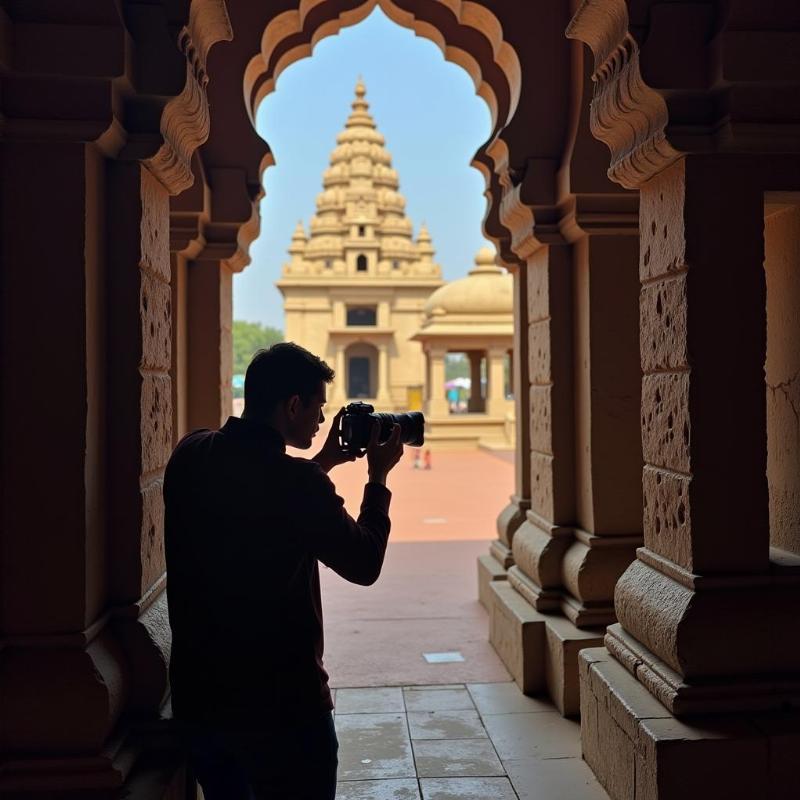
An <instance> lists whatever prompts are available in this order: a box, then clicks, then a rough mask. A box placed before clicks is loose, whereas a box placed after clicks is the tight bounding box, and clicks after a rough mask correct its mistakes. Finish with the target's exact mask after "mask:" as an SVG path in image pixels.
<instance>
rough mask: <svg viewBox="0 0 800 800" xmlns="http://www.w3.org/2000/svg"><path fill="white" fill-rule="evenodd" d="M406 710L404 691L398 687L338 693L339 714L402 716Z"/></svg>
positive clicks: (342, 690)
mask: <svg viewBox="0 0 800 800" xmlns="http://www.w3.org/2000/svg"><path fill="white" fill-rule="evenodd" d="M405 710H406V709H405V706H404V705H403V691H402V689H400V687H398V686H394V687H391V686H390V687H386V688H383V689H337V691H336V711H337V712H338V713H339V714H391V713H394V712H399V713H401V714H402V713H403V712H404V711H405Z"/></svg>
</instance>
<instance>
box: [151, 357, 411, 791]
mask: <svg viewBox="0 0 800 800" xmlns="http://www.w3.org/2000/svg"><path fill="white" fill-rule="evenodd" d="M333 375H334V374H333V371H332V370H331V369H330V368H329V367H328V365H327V364H325V362H324V361H322V360H321V359H319V358H318V357H317V356H314V355H313V354H311V353H309V352H308V351H307V350H304V349H303V348H302V347H299V346H297V345H294V344H291V343H284V344H278V345H274V346H273V347H271V348H270V349H269V350H262V351H260V352H259V353H257V354H256V355H255V357H254V358H253V360H252V362H251V364H250V366H249V367H248V369H247V375H246V377H245V390H244V391H245V410H244V413H243V415H242V418H241V419H237V418H235V417H230V418H229V419H228V421H227V422H226V423H225V424H224V425H223V426H222V428H220V430H218V431H210V430H200V431H194V432H193V433H190V434H189V435H188V436H186V437H184V438H183V439H182V440H181V442H180V443H179V444H178V446H177V447H176V448H175V452H174V453H173V454H172V457H171V459H170V461H169V464H168V466H167V472H166V477H165V485H164V498H165V505H166V526H165V527H166V557H167V570H168V587H167V593H168V597H169V618H170V626H171V628H172V634H173V645H172V656H171V663H170V679H171V683H172V701H173V712H174V715H175V718H176V719H177V720H179V721H180V722H181V723H182V724H183V726H184V727H185V729H186V741H187V747H188V750H189V758H190V763H191V766H192V768H193V770H194V772H195V775H196V777H197V779H198V781H199V783H200V784H201V786H202V788H203V791H204V795H205V798H206V800H219V798H224V799H225V800H238V799H239V798H281V800H293V799H295V798H296V799H297V800H328V799H329V798H333V797H334V795H335V792H336V766H337V757H336V751H337V748H338V744H337V741H336V733H335V731H334V728H333V719H332V714H331V710H332V707H333V706H332V703H331V695H330V691H329V689H328V675H327V673H326V672H325V670H324V668H323V664H322V652H323V629H322V605H321V600H320V585H319V568H318V561H322V563H323V564H326V565H327V566H329V567H330V568H331V569H333V570H335V571H336V572H337V573H339V574H340V575H341V576H342V577H343V578H346V579H347V580H349V581H352V582H354V583H359V584H364V585H368V584H371V583H373V582H374V581H375V580H377V578H378V575H379V574H380V571H381V566H382V564H383V557H384V553H385V551H386V542H387V539H388V536H389V527H390V523H389V516H388V511H389V500H390V497H391V494H390V492H389V491H388V489H387V488H386V485H385V484H386V476H387V474H388V473H389V471H390V470H391V469H392V467H394V466H395V464H397V462H398V461H399V459H400V457H401V455H402V452H403V447H402V444H401V442H400V427H399V426H397V425H395V426H394V427H393V428H392V430H391V434H390V436H389V438H388V440H387V441H385V442H384V443H380V442H379V426H378V425H377V424H373V425H372V428H371V436H370V439H369V442H368V444H367V447H366V458H367V471H368V475H369V481H368V482H367V484H366V485H365V487H364V497H363V501H362V504H361V511H360V514H359V517H358V520H357V521H356V520H354V519H353V518H352V517H350V516H349V515H348V514H347V512H346V511H345V509H344V501H343V500H342V498H341V497H339V496H338V495H337V494H336V490H335V487H334V485H333V483H331V481H330V479H329V478H328V476H327V474H326V473H327V472H328V471H329V470H330V469H332V468H333V467H335V466H337V465H338V464H341V463H343V462H345V461H352V460H354V459H355V458H356V457H357V455H356V454H354V453H351V452H348V451H347V450H345V449H343V448H342V447H341V446H340V445H339V443H338V438H337V431H338V428H339V422H340V418H341V415H342V413H343V411H344V409H342V411H340V412H339V413H338V414H337V415H336V417H335V418H334V420H333V425H332V427H331V431H330V434H329V435H328V437H327V439H326V441H325V443H324V444H323V446H322V448H321V449H320V451H319V452H318V453H317V455H316V456H315V457H314V458H313V459H312V460H306V459H302V458H294V457H291V456H289V455H287V454H286V445H287V444H288V445H291V446H293V447H297V448H301V449H308V448H310V447H311V445H312V440H313V438H314V436H315V435H316V433H317V431H318V430H319V426H320V424H321V423H322V422H323V419H324V417H323V414H322V408H323V406H324V405H325V403H326V385H327V384H328V383H330V382H331V380H332V379H333Z"/></svg>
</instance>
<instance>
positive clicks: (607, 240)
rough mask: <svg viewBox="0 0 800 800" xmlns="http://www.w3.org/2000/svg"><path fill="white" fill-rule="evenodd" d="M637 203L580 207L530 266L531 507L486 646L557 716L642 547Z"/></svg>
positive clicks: (574, 702) (585, 200) (571, 704)
mask: <svg viewBox="0 0 800 800" xmlns="http://www.w3.org/2000/svg"><path fill="white" fill-rule="evenodd" d="M636 202H637V201H636V196H635V195H633V194H625V193H622V192H619V193H618V194H617V195H615V194H613V193H611V194H609V195H608V196H600V197H593V196H588V197H580V198H578V199H577V202H576V209H577V211H573V212H571V214H570V215H568V216H567V217H565V219H564V220H563V222H562V229H563V230H564V231H565V236H566V241H565V240H564V239H560V240H559V239H555V240H554V241H553V242H551V243H548V244H540V245H539V246H538V247H536V248H535V249H533V252H532V254H531V255H530V257H529V259H528V265H527V266H528V272H527V280H528V313H529V340H528V353H529V361H528V363H529V365H530V380H531V387H530V411H529V418H530V426H531V428H530V431H531V432H530V442H531V444H530V469H531V508H530V509H529V510H528V511H527V513H526V518H525V520H524V521H523V522H522V524H521V525H520V526H519V527H518V528H517V530H516V532H515V534H514V538H513V543H512V552H513V559H514V563H513V565H511V566H509V568H508V582H507V584H503V583H498V584H495V585H494V586H493V587H492V592H493V593H494V608H493V616H492V625H491V637H492V642H493V643H494V644H495V647H496V649H497V650H498V652H499V653H500V654H501V656H502V657H503V659H504V661H505V662H506V664H507V665H508V666H509V668H510V670H511V672H512V674H513V675H514V677H515V679H516V680H517V681H518V683H519V684H520V686H522V688H523V689H524V690H525V691H532V692H533V691H540V690H542V689H545V688H546V689H547V691H548V692H549V693H550V695H551V696H552V698H553V700H554V702H555V703H556V705H557V706H558V707H559V709H560V710H561V711H562V713H564V714H567V715H575V714H577V713H578V711H579V692H578V688H579V672H578V652H579V651H580V650H581V649H583V648H585V647H591V646H597V645H598V644H600V643H601V642H602V635H603V631H602V628H603V626H604V625H606V624H608V623H609V622H613V621H614V620H615V617H614V608H613V593H614V586H615V583H616V581H617V579H618V577H619V576H620V575H621V574H622V572H623V571H624V570H625V568H626V567H627V565H628V564H629V563H630V562H631V560H632V558H633V556H634V550H635V547H636V546H637V545H638V544H640V543H641V534H640V533H639V528H640V519H641V487H640V484H639V482H638V481H637V476H638V474H639V471H640V470H641V464H642V459H641V447H640V443H639V435H638V417H639V415H638V398H639V364H638V347H637V339H638V337H637V321H638V320H637V311H636V307H637V298H638V285H637V279H636V257H637V238H636V230H637V229H636V227H635V222H636ZM598 206H599V207H601V208H602V209H603V212H604V214H603V217H602V224H601V225H597V224H596V220H597V214H596V212H595V211H594V209H595V208H596V207H598ZM581 207H585V208H586V209H587V210H586V211H582V210H581ZM589 209H592V212H591V213H590V212H589Z"/></svg>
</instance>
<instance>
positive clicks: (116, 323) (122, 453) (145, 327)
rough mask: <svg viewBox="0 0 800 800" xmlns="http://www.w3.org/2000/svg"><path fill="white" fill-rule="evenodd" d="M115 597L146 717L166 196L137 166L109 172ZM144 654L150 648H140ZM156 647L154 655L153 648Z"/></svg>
mask: <svg viewBox="0 0 800 800" xmlns="http://www.w3.org/2000/svg"><path fill="white" fill-rule="evenodd" d="M108 173H109V178H108V187H109V199H108V208H109V220H108V232H109V235H108V242H109V252H108V258H109V263H111V264H113V265H114V269H113V270H112V271H111V273H110V274H109V277H108V297H109V323H108V341H109V348H110V352H111V353H113V357H112V358H110V359H109V404H110V407H111V408H112V409H113V415H114V430H115V431H116V433H115V435H114V437H112V439H111V441H110V442H109V473H108V474H109V501H110V502H109V509H108V516H109V548H110V551H109V557H110V558H109V561H110V565H111V569H110V579H109V591H110V593H111V597H112V598H113V600H114V602H115V603H116V604H117V605H118V606H120V607H122V608H124V609H125V613H124V614H123V621H121V623H120V633H121V635H122V637H123V641H124V642H125V644H126V647H128V648H129V649H130V651H131V653H132V654H135V655H133V657H134V658H135V662H136V663H137V665H138V666H139V668H140V669H141V672H139V673H133V676H134V677H135V684H134V687H133V689H134V692H135V696H134V697H133V698H132V700H131V702H130V703H129V707H130V706H131V705H132V706H133V708H134V709H137V710H139V711H141V712H150V713H152V712H153V711H154V710H157V709H158V707H159V705H160V703H161V701H162V699H163V696H164V693H165V692H166V689H167V673H166V668H167V659H168V653H169V628H168V625H167V620H166V592H164V591H163V590H164V588H165V585H166V574H165V569H166V564H165V558H164V502H163V497H162V487H163V475H164V467H165V465H166V463H167V460H168V458H169V455H170V452H171V449H172V390H171V383H170V377H169V369H170V363H171V349H172V341H171V306H170V285H169V279H170V258H169V195H168V193H167V190H166V188H165V187H164V186H163V184H161V183H160V182H159V181H158V180H156V178H155V177H154V176H153V175H152V174H151V173H150V172H149V171H148V170H147V169H146V168H145V167H144V166H142V165H141V164H139V163H138V162H132V163H124V162H116V163H113V164H112V165H110V166H109V168H108ZM143 648H146V649H143ZM148 650H149V652H148Z"/></svg>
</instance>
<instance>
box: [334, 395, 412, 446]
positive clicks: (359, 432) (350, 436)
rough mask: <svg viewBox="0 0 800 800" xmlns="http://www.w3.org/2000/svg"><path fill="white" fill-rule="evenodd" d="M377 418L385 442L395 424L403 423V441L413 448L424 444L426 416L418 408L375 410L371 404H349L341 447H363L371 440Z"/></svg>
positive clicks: (341, 430)
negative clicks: (389, 411) (386, 412)
mask: <svg viewBox="0 0 800 800" xmlns="http://www.w3.org/2000/svg"><path fill="white" fill-rule="evenodd" d="M375 420H377V421H378V422H379V423H380V426H381V429H380V433H379V434H378V441H379V442H385V441H386V440H387V439H388V438H389V436H390V434H391V433H392V426H394V425H399V426H400V441H402V443H403V444H409V445H411V446H412V447H421V446H422V445H423V444H424V443H425V438H424V436H425V417H424V416H423V415H422V414H421V413H420V412H419V411H409V412H407V413H405V414H381V413H376V411H375V408H374V406H371V405H370V404H369V403H361V402H358V403H350V404H349V405H348V406H346V407H345V410H344V414H343V415H342V419H341V427H340V429H339V439H340V441H341V443H342V446H343V447H345V448H347V449H348V450H363V449H364V448H365V447H366V446H367V444H368V443H369V435H370V432H371V431H372V426H373V424H374V422H375Z"/></svg>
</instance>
